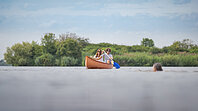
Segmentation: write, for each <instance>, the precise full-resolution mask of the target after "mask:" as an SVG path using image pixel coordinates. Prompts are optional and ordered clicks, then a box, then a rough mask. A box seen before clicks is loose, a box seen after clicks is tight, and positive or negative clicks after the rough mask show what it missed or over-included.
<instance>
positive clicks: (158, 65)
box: [153, 63, 163, 71]
mask: <svg viewBox="0 0 198 111" xmlns="http://www.w3.org/2000/svg"><path fill="white" fill-rule="evenodd" d="M153 71H163V69H162V65H161V64H160V63H155V64H153Z"/></svg>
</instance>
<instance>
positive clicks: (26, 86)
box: [0, 67, 198, 111]
mask: <svg viewBox="0 0 198 111" xmlns="http://www.w3.org/2000/svg"><path fill="white" fill-rule="evenodd" d="M151 70H152V68H151V67H124V68H121V69H119V70H116V69H110V70H101V69H100V70H87V69H86V68H85V67H72V68H71V67H67V68H65V67H0V111H198V68H197V67H194V68H188V67H185V68H184V67H179V68H178V67H177V68H164V71H163V72H152V71H151Z"/></svg>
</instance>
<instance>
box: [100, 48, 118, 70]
mask: <svg viewBox="0 0 198 111" xmlns="http://www.w3.org/2000/svg"><path fill="white" fill-rule="evenodd" d="M104 53H105V55H107V57H108V58H109V59H111V58H110V57H109V55H108V54H107V53H106V52H105V51H104ZM111 60H112V61H113V59H111ZM113 66H114V67H115V68H116V69H119V68H120V65H119V64H118V63H116V62H114V61H113Z"/></svg>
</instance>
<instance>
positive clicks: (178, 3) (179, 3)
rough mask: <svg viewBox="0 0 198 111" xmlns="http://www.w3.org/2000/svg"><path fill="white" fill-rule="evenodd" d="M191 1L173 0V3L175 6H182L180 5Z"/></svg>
mask: <svg viewBox="0 0 198 111" xmlns="http://www.w3.org/2000/svg"><path fill="white" fill-rule="evenodd" d="M190 2H191V0H173V3H174V4H176V5H182V4H187V3H190Z"/></svg>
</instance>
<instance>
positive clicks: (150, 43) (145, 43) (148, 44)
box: [141, 38, 154, 47]
mask: <svg viewBox="0 0 198 111" xmlns="http://www.w3.org/2000/svg"><path fill="white" fill-rule="evenodd" d="M141 45H143V46H145V47H153V46H154V41H153V40H152V39H149V38H143V40H142V41H141Z"/></svg>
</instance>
